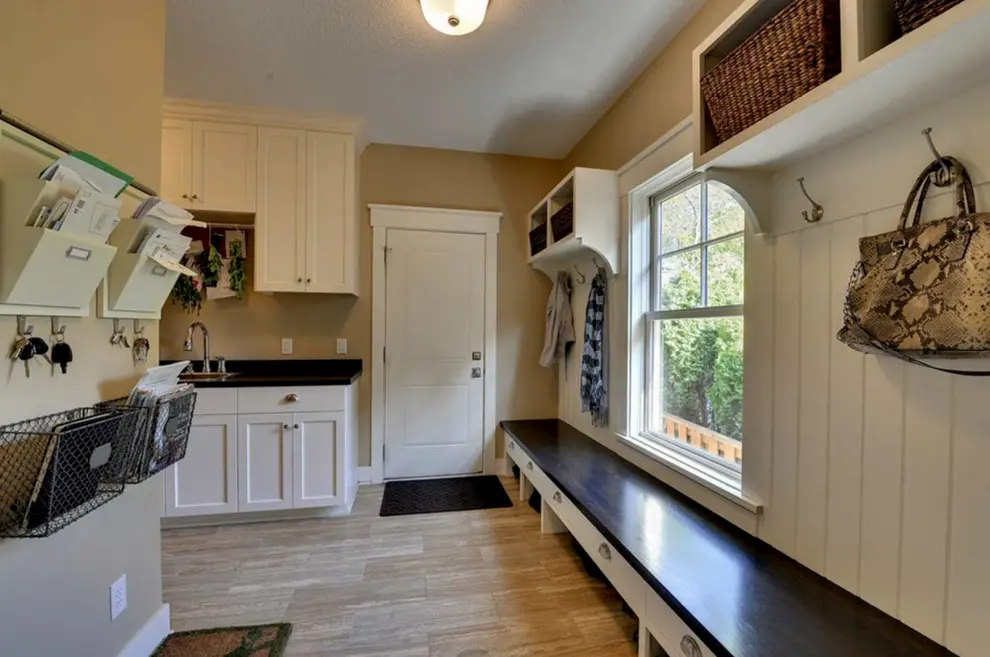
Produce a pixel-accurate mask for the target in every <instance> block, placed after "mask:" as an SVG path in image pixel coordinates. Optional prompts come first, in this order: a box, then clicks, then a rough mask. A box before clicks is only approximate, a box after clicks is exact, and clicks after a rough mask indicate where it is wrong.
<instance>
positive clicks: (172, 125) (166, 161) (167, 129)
mask: <svg viewBox="0 0 990 657" xmlns="http://www.w3.org/2000/svg"><path fill="white" fill-rule="evenodd" d="M161 194H162V198H163V199H165V200H166V201H168V202H169V203H174V204H175V205H178V206H179V207H181V208H189V207H192V199H190V198H189V197H190V196H191V195H192V121H182V120H179V119H165V120H164V121H163V122H162V191H161Z"/></svg>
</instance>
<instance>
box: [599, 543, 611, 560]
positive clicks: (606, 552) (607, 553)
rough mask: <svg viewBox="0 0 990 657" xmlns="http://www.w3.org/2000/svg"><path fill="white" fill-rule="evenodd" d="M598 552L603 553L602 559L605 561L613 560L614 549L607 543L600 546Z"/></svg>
mask: <svg viewBox="0 0 990 657" xmlns="http://www.w3.org/2000/svg"><path fill="white" fill-rule="evenodd" d="M598 554H600V555H602V559H604V560H605V561H611V560H612V549H611V548H610V547H609V546H608V545H607V544H605V543H602V544H601V545H599V546H598Z"/></svg>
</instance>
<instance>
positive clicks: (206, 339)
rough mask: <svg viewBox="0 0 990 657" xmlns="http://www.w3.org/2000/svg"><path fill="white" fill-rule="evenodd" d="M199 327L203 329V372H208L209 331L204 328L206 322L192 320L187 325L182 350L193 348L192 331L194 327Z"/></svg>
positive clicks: (194, 330)
mask: <svg viewBox="0 0 990 657" xmlns="http://www.w3.org/2000/svg"><path fill="white" fill-rule="evenodd" d="M197 328H200V329H202V330H203V373H204V374H209V373H210V331H209V329H207V328H206V324H204V323H203V322H194V323H193V324H191V325H190V326H189V332H188V333H186V341H185V342H184V343H183V345H182V350H183V351H192V350H193V333H195V332H196V329H197Z"/></svg>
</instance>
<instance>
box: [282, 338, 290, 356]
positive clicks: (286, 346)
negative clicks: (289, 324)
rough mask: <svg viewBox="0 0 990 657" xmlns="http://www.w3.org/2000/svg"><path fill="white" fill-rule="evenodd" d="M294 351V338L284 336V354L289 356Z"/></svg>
mask: <svg viewBox="0 0 990 657" xmlns="http://www.w3.org/2000/svg"><path fill="white" fill-rule="evenodd" d="M291 353H292V338H282V355H283V356H288V355H290V354H291Z"/></svg>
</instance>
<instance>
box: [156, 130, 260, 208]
mask: <svg viewBox="0 0 990 657" xmlns="http://www.w3.org/2000/svg"><path fill="white" fill-rule="evenodd" d="M257 186H258V128H257V127H255V126H251V125H243V124H239V123H217V122H205V121H189V120H185V119H174V118H167V119H165V120H164V122H163V126H162V191H161V193H162V198H164V199H165V200H167V201H170V202H172V203H175V204H176V205H178V206H180V207H184V208H186V209H188V210H191V211H194V212H195V211H197V210H212V211H221V212H244V213H249V214H250V213H254V211H255V207H256V195H257Z"/></svg>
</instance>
